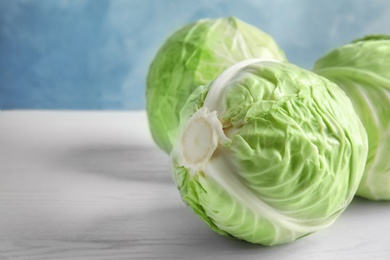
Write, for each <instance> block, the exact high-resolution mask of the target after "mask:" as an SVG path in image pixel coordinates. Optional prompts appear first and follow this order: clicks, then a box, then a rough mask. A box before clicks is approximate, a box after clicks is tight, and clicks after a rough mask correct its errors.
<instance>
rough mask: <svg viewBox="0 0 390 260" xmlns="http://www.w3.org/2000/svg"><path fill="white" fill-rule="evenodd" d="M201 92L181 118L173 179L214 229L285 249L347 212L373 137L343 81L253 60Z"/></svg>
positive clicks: (231, 69) (173, 157) (188, 103)
mask: <svg viewBox="0 0 390 260" xmlns="http://www.w3.org/2000/svg"><path fill="white" fill-rule="evenodd" d="M200 93H201V94H200ZM198 94H199V96H196V95H195V94H194V95H193V96H190V98H188V100H186V102H185V104H184V105H183V109H182V111H181V113H180V126H179V130H178V131H177V138H176V141H175V142H174V146H173V149H172V153H171V165H172V176H173V179H174V181H175V184H176V185H177V188H178V189H179V191H180V194H181V197H182V199H183V201H184V202H185V203H186V204H187V205H188V206H190V207H191V208H192V209H193V211H194V212H195V213H196V214H197V215H199V216H200V218H201V219H202V220H203V221H204V222H206V223H207V224H208V225H209V226H210V227H211V228H212V229H213V230H214V231H216V232H217V233H219V234H221V235H225V236H228V237H235V238H238V239H242V240H245V241H248V242H252V243H259V244H263V245H276V244H283V243H288V242H291V241H294V240H295V239H298V238H300V237H302V236H305V235H308V234H310V233H313V232H316V231H318V230H321V229H324V228H326V227H328V226H330V225H331V224H332V223H333V222H334V221H335V220H336V219H337V218H338V217H339V216H340V214H341V213H342V212H343V211H344V210H345V208H346V207H347V205H348V204H349V203H350V201H351V200H352V198H353V196H354V194H355V192H356V189H357V188H358V185H359V182H360V180H361V177H362V175H363V170H364V165H365V161H366V156H367V135H366V132H365V129H364V127H363V125H362V124H361V122H360V120H359V118H358V116H357V115H356V113H355V111H354V109H353V106H352V104H351V101H350V100H349V98H348V97H347V96H346V95H345V93H344V92H343V91H342V90H341V89H340V88H339V87H338V86H337V85H336V84H334V83H332V82H330V81H329V80H327V79H325V78H323V77H321V76H319V75H316V74H315V73H313V72H310V71H307V70H304V69H301V68H299V67H297V66H295V65H292V64H289V63H286V62H278V61H272V60H268V61H267V60H259V59H250V60H245V61H242V62H238V63H236V64H234V65H233V66H231V67H229V68H228V69H226V70H225V71H224V72H223V73H222V74H221V75H220V76H219V77H218V78H217V79H216V80H215V81H214V82H213V83H212V84H211V86H210V89H209V90H208V91H206V93H205V92H199V93H198Z"/></svg>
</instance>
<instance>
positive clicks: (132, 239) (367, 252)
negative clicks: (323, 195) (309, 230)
mask: <svg viewBox="0 0 390 260" xmlns="http://www.w3.org/2000/svg"><path fill="white" fill-rule="evenodd" d="M168 162H169V159H168V156H167V155H166V154H164V153H163V152H162V151H161V150H159V149H158V148H157V147H156V146H155V145H154V143H153V141H152V139H151V137H150V134H149V131H148V126H147V120H146V115H145V112H143V111H137V112H112V111H108V112H97V111H88V112H81V111H0V259H2V260H4V259H18V260H21V259H29V260H30V259H37V260H38V259H39V260H43V259H55V260H57V259H94V260H100V259H107V260H116V259H213V260H214V259H262V260H267V259H297V260H298V259H299V260H302V259H343V260H344V259H354V260H355V259H387V260H388V259H390V203H388V202H371V201H368V200H363V199H359V198H355V199H354V201H353V202H352V203H351V205H350V206H349V207H348V209H347V210H346V212H345V213H344V214H343V215H342V216H341V217H340V219H339V220H338V221H337V222H336V223H335V224H334V225H332V226H331V227H330V228H328V229H326V230H322V231H320V232H317V233H315V234H312V235H310V236H307V237H304V238H302V239H299V240H297V241H295V242H293V243H290V244H287V245H282V246H276V247H263V246H259V245H253V244H249V243H245V242H242V241H237V240H233V239H229V238H225V237H222V236H220V235H218V234H216V233H214V232H213V231H211V230H210V229H209V228H208V227H207V226H206V225H205V224H203V222H202V221H201V220H200V219H199V218H198V217H197V216H196V215H195V214H193V213H192V211H191V209H189V208H187V207H186V206H185V205H184V204H183V203H182V201H181V199H180V196H179V193H178V191H177V190H176V188H175V186H174V185H173V182H172V180H171V177H170V173H169V163H168Z"/></svg>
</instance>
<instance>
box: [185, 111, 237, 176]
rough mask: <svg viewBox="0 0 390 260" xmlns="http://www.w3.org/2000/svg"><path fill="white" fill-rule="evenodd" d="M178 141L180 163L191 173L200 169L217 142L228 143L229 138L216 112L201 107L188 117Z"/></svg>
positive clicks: (211, 153)
mask: <svg viewBox="0 0 390 260" xmlns="http://www.w3.org/2000/svg"><path fill="white" fill-rule="evenodd" d="M180 142H181V145H179V147H181V149H182V151H181V152H180V151H179V154H181V155H182V156H181V162H180V163H181V164H182V166H185V167H186V168H189V169H190V173H191V175H193V174H196V172H199V171H202V169H203V167H204V165H205V163H207V162H208V161H209V159H210V158H211V156H212V155H213V153H214V151H215V150H216V149H217V147H218V145H219V144H222V145H228V144H229V143H230V142H231V140H230V139H229V138H228V137H227V136H226V135H225V133H224V131H223V127H222V123H221V122H220V121H219V119H218V116H217V112H216V111H213V112H210V111H209V110H208V109H207V108H206V107H202V108H201V109H199V110H198V111H197V112H196V113H195V114H194V115H193V116H192V117H191V118H190V119H189V121H188V123H187V124H186V126H185V127H184V129H183V132H182V135H181V138H180Z"/></svg>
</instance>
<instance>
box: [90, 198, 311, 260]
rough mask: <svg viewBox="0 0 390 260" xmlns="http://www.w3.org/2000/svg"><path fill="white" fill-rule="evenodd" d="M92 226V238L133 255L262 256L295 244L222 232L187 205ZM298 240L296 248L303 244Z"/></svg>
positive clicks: (281, 251) (281, 252)
mask: <svg viewBox="0 0 390 260" xmlns="http://www.w3.org/2000/svg"><path fill="white" fill-rule="evenodd" d="M90 228H91V230H93V232H94V235H93V236H96V237H90V238H89V239H91V240H93V241H94V242H97V243H103V244H107V245H110V246H111V247H113V248H115V250H127V249H131V250H130V251H131V254H129V257H130V259H131V256H133V254H134V255H139V256H141V255H142V257H144V258H145V259H146V258H147V259H149V258H150V259H215V257H216V258H217V259H222V258H223V259H235V256H236V258H237V259H248V258H246V257H248V256H252V257H255V258H251V259H260V258H257V257H265V256H270V255H272V254H274V253H275V251H279V256H282V255H288V253H289V252H290V251H291V250H292V249H291V245H283V246H276V247H264V246H261V245H255V244H251V243H248V242H244V241H240V240H235V239H232V238H227V237H224V236H221V235H219V234H217V233H215V232H213V231H212V230H211V229H210V228H209V227H208V226H207V225H206V224H205V223H203V222H202V221H201V220H200V219H199V218H198V217H197V216H196V215H195V214H194V213H193V212H192V211H191V209H189V208H186V207H185V206H184V205H182V206H177V207H176V206H171V207H165V208H156V209H155V210H150V211H148V212H145V211H140V212H138V213H137V212H133V213H131V214H127V215H125V214H123V215H120V216H119V215H118V216H112V217H110V218H106V219H101V220H100V221H99V222H98V223H94V225H93V226H91V227H90ZM102 238H104V240H102ZM303 243H305V242H303ZM294 244H295V250H296V249H297V244H301V246H302V243H300V242H296V243H294ZM107 245H106V246H107ZM298 247H299V246H298ZM221 257H222V258H221ZM263 259H269V258H263Z"/></svg>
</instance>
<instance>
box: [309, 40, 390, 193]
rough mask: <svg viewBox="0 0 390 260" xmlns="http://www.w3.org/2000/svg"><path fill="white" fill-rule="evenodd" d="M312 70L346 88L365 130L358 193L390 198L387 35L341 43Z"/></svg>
mask: <svg viewBox="0 0 390 260" xmlns="http://www.w3.org/2000/svg"><path fill="white" fill-rule="evenodd" d="M314 71H315V72H316V73H318V74H320V75H322V76H325V77H327V78H328V79H330V80H332V81H333V82H335V83H337V84H338V85H339V86H340V87H341V88H342V89H343V90H344V91H345V92H346V94H347V95H348V96H349V97H350V99H351V100H352V103H353V105H354V107H355V110H356V112H357V114H358V115H359V116H360V119H361V120H362V122H363V125H364V126H365V128H366V130H367V134H368V145H369V148H368V157H367V164H366V167H365V172H364V176H363V179H362V182H361V183H360V186H359V188H358V191H357V195H359V196H362V197H365V198H368V199H372V200H390V160H389V155H390V36H389V35H388V36H386V35H376V36H368V37H365V38H363V39H359V40H357V41H354V42H352V43H351V44H347V45H345V46H341V47H339V48H337V49H335V50H333V51H331V52H330V53H328V54H326V55H325V56H324V57H322V58H320V59H319V60H318V61H317V62H316V64H315V66H314Z"/></svg>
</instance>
